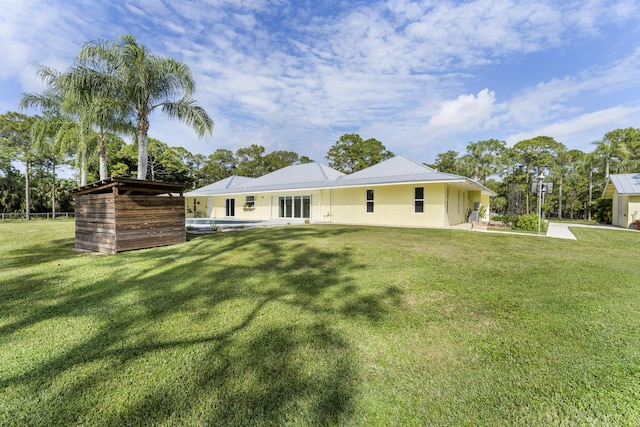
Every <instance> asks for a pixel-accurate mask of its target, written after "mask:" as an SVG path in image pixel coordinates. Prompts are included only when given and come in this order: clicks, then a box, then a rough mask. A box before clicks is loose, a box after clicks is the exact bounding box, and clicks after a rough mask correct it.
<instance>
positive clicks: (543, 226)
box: [513, 214, 547, 233]
mask: <svg viewBox="0 0 640 427" xmlns="http://www.w3.org/2000/svg"><path fill="white" fill-rule="evenodd" d="M513 228H515V229H516V230H522V231H531V232H535V233H537V232H538V215H536V214H526V215H520V216H519V217H518V218H517V219H516V221H515V222H514V223H513ZM540 232H541V233H546V232H547V223H546V222H545V221H542V222H541V223H540Z"/></svg>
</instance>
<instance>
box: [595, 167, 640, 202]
mask: <svg viewBox="0 0 640 427" xmlns="http://www.w3.org/2000/svg"><path fill="white" fill-rule="evenodd" d="M614 189H615V191H617V192H618V194H620V195H626V196H629V195H634V194H637V195H640V173H623V174H615V175H609V180H608V181H607V185H606V186H605V187H604V192H603V194H602V198H603V199H611V198H613V194H614Z"/></svg>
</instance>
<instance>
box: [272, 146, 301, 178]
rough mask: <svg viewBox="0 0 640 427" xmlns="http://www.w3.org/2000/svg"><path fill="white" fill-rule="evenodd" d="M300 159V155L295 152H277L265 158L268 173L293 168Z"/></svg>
mask: <svg viewBox="0 0 640 427" xmlns="http://www.w3.org/2000/svg"><path fill="white" fill-rule="evenodd" d="M299 159H300V156H299V155H298V153H296V152H294V151H285V150H276V151H272V152H271V153H269V154H267V155H266V156H264V163H265V168H266V171H267V173H269V172H273V171H277V170H278V169H282V168H285V167H287V166H291V165H292V164H294V163H297V162H298V160H299Z"/></svg>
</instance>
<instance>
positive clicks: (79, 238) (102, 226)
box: [76, 193, 186, 254]
mask: <svg viewBox="0 0 640 427" xmlns="http://www.w3.org/2000/svg"><path fill="white" fill-rule="evenodd" d="M184 211H185V209H184V197H179V196H173V197H168V196H145V195H134V196H125V195H115V194H113V193H107V194H85V195H81V196H78V197H76V248H78V249H81V250H89V251H93V252H101V253H111V254H113V253H116V252H123V251H129V250H135V249H144V248H153V247H156V246H166V245H173V244H176V243H183V242H185V241H186V230H185V221H184Z"/></svg>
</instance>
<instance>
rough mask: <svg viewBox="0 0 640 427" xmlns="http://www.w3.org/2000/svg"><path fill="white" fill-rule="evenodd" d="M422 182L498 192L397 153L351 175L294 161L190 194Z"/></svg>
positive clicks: (324, 166) (201, 194)
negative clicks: (273, 169)
mask: <svg viewBox="0 0 640 427" xmlns="http://www.w3.org/2000/svg"><path fill="white" fill-rule="evenodd" d="M237 178H239V177H237ZM223 181H224V180H223ZM220 182H222V181H220ZM418 182H450V183H456V184H457V185H458V186H460V187H462V188H465V189H468V190H471V191H482V192H483V193H488V194H490V195H491V196H495V195H496V193H494V192H493V191H491V190H490V189H488V188H487V187H485V186H483V185H481V184H480V183H477V182H475V181H472V180H471V179H469V178H465V177H462V176H459V175H452V174H449V173H444V172H437V171H435V170H433V169H432V168H430V167H428V166H425V165H423V164H420V163H418V162H415V161H413V160H410V159H408V158H406V157H403V156H396V157H393V158H391V159H388V160H385V161H383V162H380V163H378V164H376V165H373V166H370V167H368V168H366V169H363V170H361V171H358V172H355V173H353V174H351V175H345V174H343V173H341V172H339V171H337V170H335V169H332V168H330V167H328V166H326V165H323V164H321V163H305V164H301V165H292V166H287V167H285V168H282V169H280V170H277V171H275V172H271V173H270V174H267V175H264V176H261V177H259V178H255V179H251V178H249V180H248V181H246V182H243V183H241V184H238V185H235V184H234V185H232V186H224V185H220V186H215V185H214V184H217V183H214V184H211V185H209V186H207V187H202V188H200V189H197V190H194V191H192V192H190V193H187V194H186V195H187V196H197V195H200V196H205V195H216V194H237V193H250V192H269V191H287V190H302V189H305V190H310V189H319V188H344V187H359V186H365V185H391V184H400V183H418Z"/></svg>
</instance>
